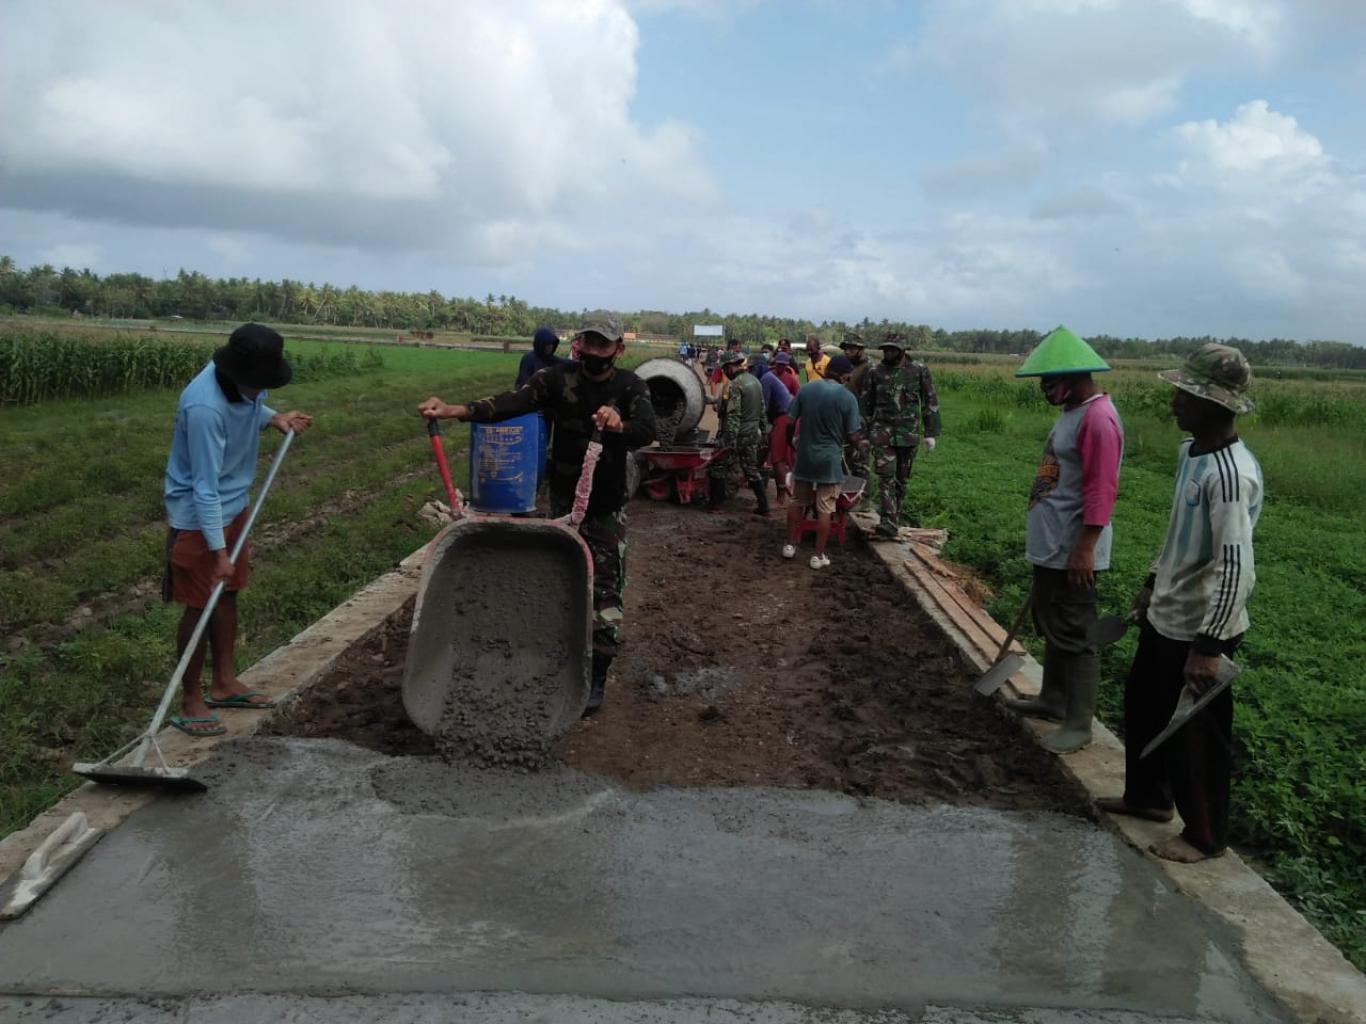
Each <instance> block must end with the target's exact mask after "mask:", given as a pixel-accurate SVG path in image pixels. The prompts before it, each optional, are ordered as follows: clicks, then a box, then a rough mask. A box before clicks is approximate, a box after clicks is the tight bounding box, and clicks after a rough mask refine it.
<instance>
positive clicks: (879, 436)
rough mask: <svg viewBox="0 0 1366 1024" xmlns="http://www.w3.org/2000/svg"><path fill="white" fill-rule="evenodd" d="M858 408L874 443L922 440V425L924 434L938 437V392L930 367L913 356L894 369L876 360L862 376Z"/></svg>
mask: <svg viewBox="0 0 1366 1024" xmlns="http://www.w3.org/2000/svg"><path fill="white" fill-rule="evenodd" d="M859 412H860V413H861V414H862V415H863V427H864V430H865V431H866V433H867V435H868V440H869V441H871V442H872V443H873V444H875V445H878V444H880V445H887V444H889V445H895V446H897V447H900V448H908V447H911V446H912V445H915V444H918V443H919V440H920V437H921V436H922V426H923V435H924V436H925V437H938V436H939V430H940V424H939V396H938V395H936V394H935V393H934V380H933V379H932V378H931V377H930V368H929V367H928V366H926V365H925V364H924V363H921V362H915V361H912V360H911V359H910V358H904V359H902V360H901V364H900V365H899V366H897V367H896V368H895V369H892V368H890V367H888V366H887V365H886V364H885V363H880V362H879V363H874V364H873V365H872V366H871V367H869V368H868V375H867V376H866V377H865V378H864V379H863V391H862V393H861V394H860V395H859Z"/></svg>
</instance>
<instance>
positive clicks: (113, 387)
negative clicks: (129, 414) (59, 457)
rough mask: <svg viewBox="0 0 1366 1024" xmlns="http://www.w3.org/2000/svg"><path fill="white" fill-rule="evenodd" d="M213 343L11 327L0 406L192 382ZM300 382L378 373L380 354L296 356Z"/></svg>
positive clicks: (0, 367)
mask: <svg viewBox="0 0 1366 1024" xmlns="http://www.w3.org/2000/svg"><path fill="white" fill-rule="evenodd" d="M216 347H217V343H215V344H207V343H203V342H189V341H182V340H178V339H171V338H157V337H147V336H142V337H138V336H124V337H108V336H107V335H104V334H96V333H93V332H80V333H73V332H69V331H61V332H59V331H53V330H26V329H19V330H9V331H5V332H3V333H0V405H31V404H33V403H35V402H43V401H48V400H51V399H54V398H96V397H100V396H104V395H117V394H121V393H122V392H125V391H143V390H148V389H153V388H169V387H175V386H177V385H181V384H183V383H184V382H185V381H187V380H189V379H190V378H191V377H193V376H194V375H195V374H196V373H198V372H199V370H200V368H201V367H203V365H204V364H205V363H206V362H208V361H209V357H210V356H211V355H213V350H214V349H215V348H216ZM293 362H294V373H295V382H296V383H297V382H304V381H314V380H321V379H323V378H325V377H335V376H339V375H342V374H349V373H361V372H373V371H374V370H377V369H378V368H379V367H381V366H383V365H384V358H383V356H381V355H380V354H379V352H378V351H375V350H373V349H372V350H370V351H368V352H365V353H363V354H361V353H357V351H356V350H355V349H333V350H319V351H314V352H311V353H302V352H301V353H300V354H298V355H297V356H295V357H294V360H293Z"/></svg>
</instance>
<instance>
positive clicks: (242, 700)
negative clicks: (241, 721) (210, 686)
mask: <svg viewBox="0 0 1366 1024" xmlns="http://www.w3.org/2000/svg"><path fill="white" fill-rule="evenodd" d="M264 696H265V694H264V693H262V692H261V691H260V690H246V691H244V692H243V693H234V694H233V695H232V696H231V697H215V696H214V695H213V694H209V695H208V696H206V697H205V698H204V703H205V704H207V705H208V706H209V707H211V708H246V709H248V710H249V711H267V710H269V709H270V708H273V707H274V706H275V701H273V700H260V701H258V700H252V698H253V697H264Z"/></svg>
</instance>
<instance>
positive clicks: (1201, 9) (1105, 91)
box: [879, 0, 1284, 139]
mask: <svg viewBox="0 0 1366 1024" xmlns="http://www.w3.org/2000/svg"><path fill="white" fill-rule="evenodd" d="M1283 11H1284V8H1283V4H1282V3H1281V2H1279V0H976V2H972V3H961V2H955V0H938V2H936V3H933V4H932V5H931V6H930V7H929V9H928V12H927V15H926V25H925V31H924V33H923V34H922V35H921V36H919V37H918V38H917V39H915V40H914V41H913V42H907V41H906V40H901V41H897V42H894V43H892V44H890V46H889V48H888V51H887V53H886V55H885V56H884V57H883V58H882V61H881V63H880V65H879V66H880V67H883V68H886V67H888V66H893V67H895V66H900V67H902V68H905V69H912V68H913V69H916V70H921V69H926V68H934V69H938V70H939V71H941V72H942V73H943V74H945V75H946V76H947V77H948V78H949V79H950V80H951V81H953V82H954V83H955V84H957V85H958V86H959V87H960V88H962V89H963V90H964V91H965V92H967V93H968V94H970V95H973V96H975V97H977V98H978V99H979V101H980V102H981V103H982V104H983V105H984V107H985V108H986V111H987V113H988V115H989V116H991V117H993V118H995V119H996V120H997V121H998V122H999V123H1001V124H1003V125H1005V126H1007V127H1008V128H1011V129H1019V128H1021V127H1022V126H1023V127H1028V128H1029V129H1031V130H1034V131H1041V132H1044V133H1045V134H1046V135H1048V136H1050V137H1061V138H1072V139H1076V138H1083V137H1085V135H1086V134H1087V133H1088V132H1089V131H1092V130H1094V129H1096V128H1103V127H1133V126H1138V125H1144V124H1147V123H1149V122H1151V121H1153V120H1155V119H1157V118H1160V117H1162V116H1164V115H1166V114H1168V113H1169V112H1170V111H1171V110H1173V109H1174V108H1175V106H1176V103H1177V100H1178V97H1179V95H1180V93H1181V90H1182V88H1183V86H1184V85H1185V83H1186V81H1187V79H1188V78H1189V77H1190V76H1191V75H1192V74H1193V73H1195V72H1196V71H1202V72H1208V71H1209V70H1211V69H1213V68H1217V67H1221V66H1228V65H1237V64H1246V63H1248V62H1253V63H1257V62H1264V61H1266V60H1269V59H1272V58H1273V57H1274V56H1275V55H1276V53H1277V41H1278V38H1279V36H1278V33H1277V29H1278V27H1279V26H1280V25H1281V22H1282V19H1283Z"/></svg>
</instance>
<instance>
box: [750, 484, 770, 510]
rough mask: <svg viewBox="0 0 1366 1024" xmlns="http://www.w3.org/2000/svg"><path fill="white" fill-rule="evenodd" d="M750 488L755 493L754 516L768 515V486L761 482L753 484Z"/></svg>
mask: <svg viewBox="0 0 1366 1024" xmlns="http://www.w3.org/2000/svg"><path fill="white" fill-rule="evenodd" d="M750 488H751V489H752V490H753V491H754V514H755V515H756V516H766V515H768V484H767V483H766V482H765V481H763V480H760V481H759V482H758V483H757V484H751V485H750Z"/></svg>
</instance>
